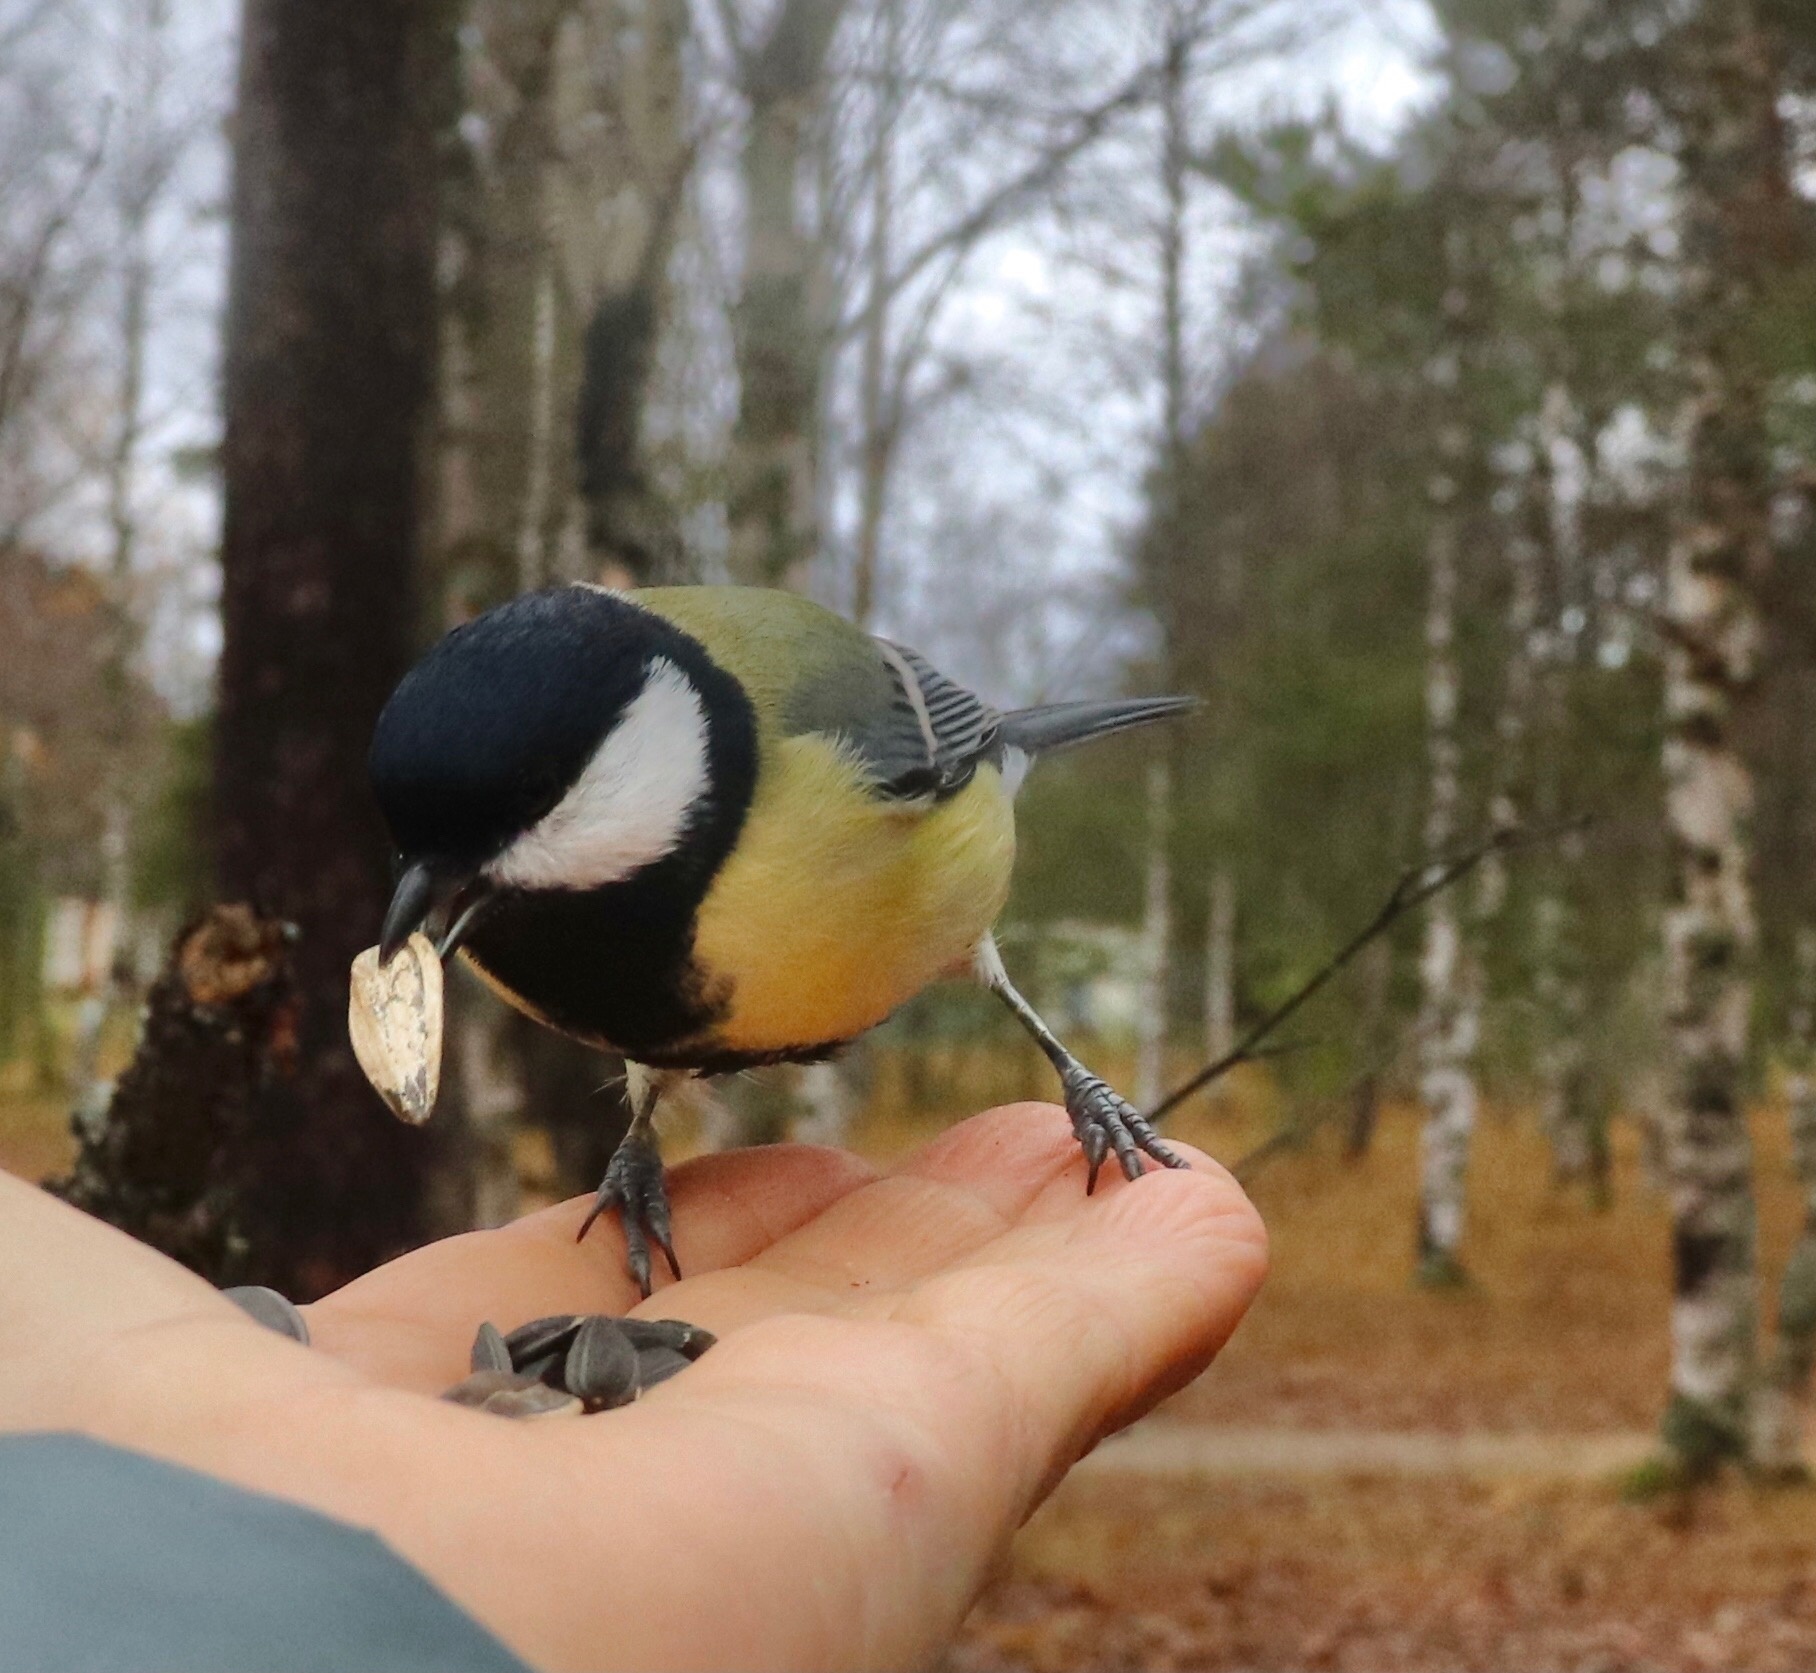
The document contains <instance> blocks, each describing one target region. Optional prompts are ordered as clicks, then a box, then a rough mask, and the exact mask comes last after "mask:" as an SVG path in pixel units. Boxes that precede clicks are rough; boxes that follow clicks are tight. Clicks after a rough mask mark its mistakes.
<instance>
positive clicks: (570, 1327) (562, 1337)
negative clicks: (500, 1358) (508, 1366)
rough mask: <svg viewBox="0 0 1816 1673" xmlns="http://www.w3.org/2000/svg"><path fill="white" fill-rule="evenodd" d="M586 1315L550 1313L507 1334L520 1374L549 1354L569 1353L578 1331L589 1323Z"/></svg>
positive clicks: (512, 1356) (507, 1345)
mask: <svg viewBox="0 0 1816 1673" xmlns="http://www.w3.org/2000/svg"><path fill="white" fill-rule="evenodd" d="M586 1318H587V1316H586V1314H584V1313H550V1314H549V1315H547V1316H546V1317H545V1318H540V1319H531V1320H530V1322H529V1323H528V1324H520V1325H519V1326H518V1327H517V1328H516V1329H515V1330H511V1331H506V1332H505V1338H504V1345H505V1346H506V1347H507V1348H509V1349H510V1350H511V1363H512V1364H513V1365H515V1366H516V1367H517V1369H518V1370H519V1371H525V1370H528V1369H529V1362H530V1361H531V1360H537V1359H542V1358H545V1357H546V1356H547V1355H549V1354H562V1355H565V1354H566V1353H567V1349H568V1344H569V1343H570V1342H572V1341H573V1340H574V1332H575V1331H577V1330H578V1329H579V1328H580V1327H581V1326H582V1325H583V1324H585V1323H586Z"/></svg>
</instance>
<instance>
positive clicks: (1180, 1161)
mask: <svg viewBox="0 0 1816 1673" xmlns="http://www.w3.org/2000/svg"><path fill="white" fill-rule="evenodd" d="M1060 1086H1061V1087H1062V1088H1063V1089H1064V1092H1065V1100H1066V1114H1068V1115H1069V1116H1071V1118H1072V1131H1073V1132H1074V1133H1076V1134H1077V1135H1078V1143H1079V1147H1080V1148H1081V1149H1082V1150H1083V1151H1084V1153H1085V1164H1086V1166H1087V1167H1088V1168H1089V1169H1090V1173H1089V1174H1088V1175H1087V1176H1086V1179H1085V1194H1086V1195H1087V1196H1089V1195H1090V1194H1091V1193H1092V1192H1093V1191H1095V1190H1096V1189H1097V1170H1098V1169H1099V1168H1100V1167H1102V1166H1103V1159H1104V1157H1105V1156H1107V1155H1109V1154H1110V1153H1111V1152H1112V1151H1114V1152H1115V1155H1116V1161H1117V1165H1118V1166H1119V1167H1121V1169H1122V1175H1123V1178H1124V1179H1139V1178H1141V1176H1142V1174H1143V1172H1145V1171H1146V1167H1147V1164H1146V1163H1145V1162H1143V1161H1142V1157H1143V1155H1144V1154H1145V1155H1148V1156H1152V1157H1153V1158H1154V1160H1155V1161H1156V1162H1158V1163H1159V1164H1160V1165H1161V1166H1162V1167H1163V1168H1183V1167H1185V1166H1186V1165H1187V1164H1186V1160H1185V1158H1184V1157H1183V1156H1181V1155H1179V1154H1178V1153H1177V1152H1176V1151H1173V1150H1170V1149H1168V1147H1167V1145H1166V1142H1165V1141H1164V1140H1163V1139H1162V1138H1161V1136H1160V1135H1159V1133H1157V1132H1155V1130H1154V1124H1153V1122H1151V1121H1149V1120H1148V1118H1147V1117H1146V1116H1145V1115H1143V1114H1142V1113H1141V1111H1140V1110H1138V1109H1136V1108H1135V1106H1134V1105H1133V1104H1131V1103H1130V1102H1128V1100H1127V1099H1125V1098H1122V1097H1120V1096H1119V1095H1118V1094H1117V1093H1115V1092H1114V1091H1112V1090H1111V1089H1110V1087H1109V1086H1108V1085H1107V1084H1106V1083H1105V1082H1104V1081H1102V1080H1100V1079H1099V1078H1098V1077H1097V1076H1096V1075H1094V1074H1092V1073H1091V1071H1090V1070H1089V1069H1087V1068H1085V1067H1084V1065H1083V1064H1080V1063H1074V1064H1073V1065H1072V1066H1071V1067H1070V1068H1069V1069H1066V1070H1064V1071H1063V1072H1062V1074H1061V1075H1060Z"/></svg>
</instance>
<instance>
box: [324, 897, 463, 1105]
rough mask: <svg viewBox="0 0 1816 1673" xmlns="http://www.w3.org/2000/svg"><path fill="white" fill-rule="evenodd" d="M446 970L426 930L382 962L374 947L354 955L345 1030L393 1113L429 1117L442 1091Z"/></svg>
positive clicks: (375, 1085) (374, 1087) (374, 1084)
mask: <svg viewBox="0 0 1816 1673" xmlns="http://www.w3.org/2000/svg"><path fill="white" fill-rule="evenodd" d="M441 1031H442V974H441V960H440V959H439V958H437V957H436V955H435V944H434V943H433V942H432V941H430V940H429V938H428V937H427V936H426V935H424V934H422V933H421V932H420V931H419V932H418V933H416V934H414V935H412V936H411V937H410V939H409V940H408V941H406V942H405V943H404V944H403V946H402V947H400V948H399V949H398V952H397V956H396V957H395V958H393V959H392V960H391V962H390V963H389V964H386V965H380V963H379V962H378V949H377V948H376V947H368V948H367V949H366V950H365V951H364V952H363V953H361V954H360V955H359V957H358V958H356V959H355V960H354V961H353V973H352V983H351V991H350V993H349V995H348V1001H347V1032H348V1033H349V1034H350V1035H351V1036H352V1039H353V1055H354V1056H355V1057H357V1058H358V1059H359V1066H360V1067H361V1068H362V1069H363V1070H365V1072H366V1079H367V1080H369V1081H370V1082H371V1083H372V1088H373V1090H374V1091H375V1092H377V1094H378V1095H379V1097H381V1098H383V1099H384V1101H385V1102H386V1103H387V1104H388V1105H390V1107H391V1111H392V1113H393V1114H395V1115H398V1116H401V1117H402V1118H403V1119H404V1120H405V1121H407V1122H409V1123H410V1124H411V1125H412V1126H420V1125H421V1124H422V1123H423V1122H425V1121H427V1120H428V1119H429V1112H430V1111H431V1110H433V1109H434V1108H435V1099H436V1095H437V1094H438V1093H439V1092H440V1090H441Z"/></svg>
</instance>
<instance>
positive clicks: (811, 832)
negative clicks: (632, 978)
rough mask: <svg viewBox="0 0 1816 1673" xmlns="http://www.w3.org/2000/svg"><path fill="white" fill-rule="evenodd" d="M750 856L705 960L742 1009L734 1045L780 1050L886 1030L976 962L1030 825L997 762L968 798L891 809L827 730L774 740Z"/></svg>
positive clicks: (706, 930)
mask: <svg viewBox="0 0 1816 1673" xmlns="http://www.w3.org/2000/svg"><path fill="white" fill-rule="evenodd" d="M762 748H763V766H762V772H761V773H760V775H759V778H758V788H757V792H756V797H755V799H754V801H753V802H752V804H751V808H750V812H749V814H748V816H747V818H746V821H745V826H744V830H743V833H742V835H741V837H740V839H739V842H738V845H737V847H736V849H735V850H734V851H733V853H732V855H731V856H730V858H729V859H728V860H727V861H726V863H725V865H724V867H723V869H722V870H721V871H720V873H719V875H718V877H717V878H716V879H715V881H714V883H713V886H712V888H711V890H710V891H709V892H708V894H707V896H706V899H705V901H704V902H703V903H702V905H701V908H700V913H699V917H698V919H697V921H696V925H695V936H694V962H695V966H696V968H697V970H698V971H699V973H700V975H701V976H702V977H703V978H704V980H705V981H706V983H707V986H708V991H710V992H713V993H714V994H715V995H718V994H724V995H725V997H726V999H727V1000H728V1002H729V1006H728V1011H727V1014H726V1015H725V1016H724V1018H723V1019H722V1020H721V1021H720V1022H719V1023H718V1024H717V1025H716V1026H715V1027H714V1029H713V1043H714V1045H715V1046H716V1047H717V1048H719V1049H723V1050H726V1051H734V1052H744V1051H748V1052H752V1053H767V1052H780V1051H786V1050H788V1049H790V1048H798V1047H801V1046H807V1045H815V1044H819V1043H821V1042H826V1041H833V1040H844V1039H849V1038H851V1037H853V1036H854V1035H857V1034H861V1033H862V1032H863V1031H864V1030H865V1029H867V1028H872V1027H874V1026H875V1025H876V1024H877V1023H879V1022H881V1021H882V1020H883V1019H884V1018H885V1017H886V1016H888V1015H889V1013H890V1012H891V1011H893V1010H894V1009H895V1008H896V1007H897V1006H899V1005H901V1004H902V1003H903V1002H904V1001H905V1000H908V999H910V998H912V997H913V996H914V995H915V994H916V993H918V992H920V990H921V989H922V988H924V987H926V986H927V985H928V983H930V982H932V981H934V980H936V979H937V978H938V977H940V976H942V975H944V974H946V973H947V972H949V971H951V970H953V969H954V968H955V967H957V966H961V965H964V964H965V963H967V962H968V961H969V960H970V958H971V955H972V954H973V952H974V951H975V950H976V948H977V945H978V943H979V941H981V940H982V938H983V937H984V935H985V934H986V933H987V932H988V931H989V929H990V927H991V925H992V924H994V923H995V922H996V919H997V915H998V914H999V913H1000V912H1001V911H1002V909H1003V903H1004V901H1005V900H1006V899H1007V898H1008V893H1009V876H1010V872H1011V870H1012V868H1013V866H1014V862H1015V816H1014V810H1013V808H1012V806H1011V803H1010V799H1009V796H1008V793H1007V791H1006V789H1005V788H1004V785H1003V782H1002V778H1001V776H1000V774H998V772H997V771H996V769H995V768H994V767H990V766H982V767H980V768H979V769H978V772H977V776H976V777H975V778H974V779H972V781H971V783H970V784H968V785H967V786H966V787H965V788H964V789H963V790H961V791H960V792H959V793H958V794H957V795H955V796H953V797H951V798H950V799H949V800H947V801H944V802H939V803H935V804H933V805H931V806H927V805H924V804H923V805H919V806H915V805H903V804H896V805H891V804H889V803H886V802H882V801H879V800H878V799H876V798H875V797H874V796H872V795H869V794H867V793H866V792H865V789H864V786H863V784H862V781H861V775H860V772H859V770H858V768H857V767H856V766H855V765H854V764H853V763H852V762H851V761H850V760H849V759H848V758H847V757H846V756H845V755H844V754H843V753H842V752H841V750H840V749H839V747H838V745H837V743H836V742H835V741H834V740H832V739H830V738H828V737H825V736H823V735H819V734H808V735H803V736H797V737H784V738H776V737H773V736H772V737H770V738H768V739H766V740H765V741H764V743H763V746H762Z"/></svg>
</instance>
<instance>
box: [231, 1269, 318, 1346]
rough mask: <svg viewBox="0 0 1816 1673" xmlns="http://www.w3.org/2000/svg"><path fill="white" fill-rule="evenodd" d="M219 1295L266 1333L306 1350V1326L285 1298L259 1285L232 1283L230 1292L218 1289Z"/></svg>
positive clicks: (292, 1305) (294, 1306)
mask: <svg viewBox="0 0 1816 1673" xmlns="http://www.w3.org/2000/svg"><path fill="white" fill-rule="evenodd" d="M221 1294H222V1295H224V1296H226V1298H227V1299H228V1300H229V1301H231V1302H232V1303H233V1304H234V1306H236V1307H237V1308H239V1310H240V1311H241V1312H242V1313H244V1314H245V1315H246V1316H247V1317H248V1318H251V1319H256V1320H257V1321H258V1322H259V1323H260V1324H262V1325H263V1326H264V1327H265V1328H266V1329H267V1330H275V1331H276V1332H277V1333H278V1334H279V1335H280V1336H288V1337H289V1338H290V1340H291V1341H293V1342H301V1343H302V1344H303V1346H304V1347H305V1348H306V1347H308V1345H309V1326H308V1324H307V1323H306V1322H305V1321H304V1319H303V1315H302V1314H301V1313H300V1312H298V1311H297V1307H296V1303H295V1302H294V1301H292V1300H291V1299H290V1298H289V1297H288V1296H283V1295H279V1294H278V1293H277V1291H276V1290H272V1289H267V1288H266V1287H265V1286H264V1285H263V1284H236V1285H235V1286H234V1287H233V1288H232V1289H230V1290H222V1291H221Z"/></svg>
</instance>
